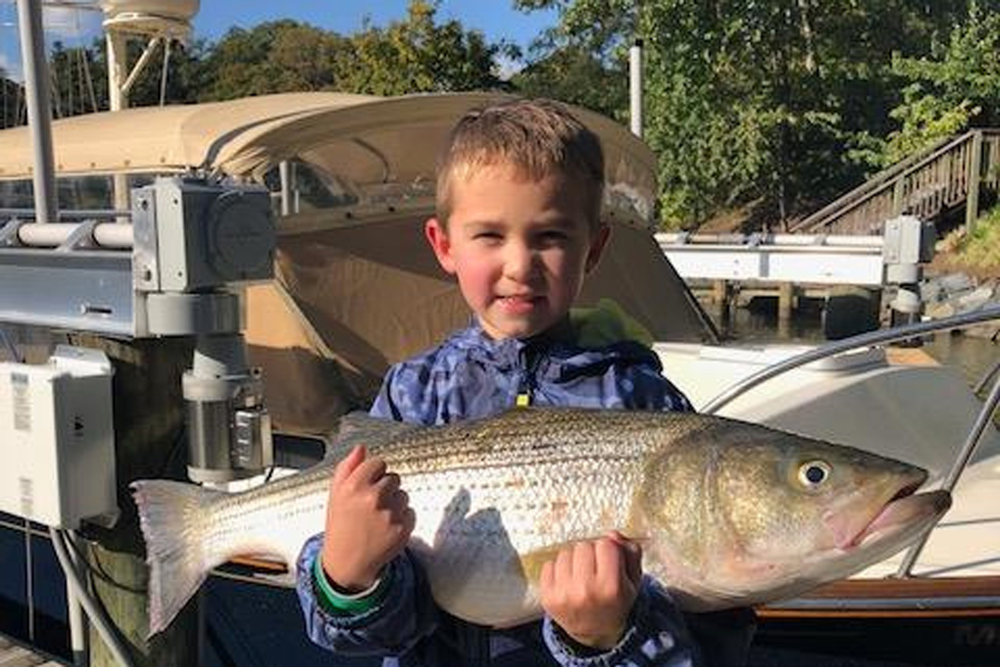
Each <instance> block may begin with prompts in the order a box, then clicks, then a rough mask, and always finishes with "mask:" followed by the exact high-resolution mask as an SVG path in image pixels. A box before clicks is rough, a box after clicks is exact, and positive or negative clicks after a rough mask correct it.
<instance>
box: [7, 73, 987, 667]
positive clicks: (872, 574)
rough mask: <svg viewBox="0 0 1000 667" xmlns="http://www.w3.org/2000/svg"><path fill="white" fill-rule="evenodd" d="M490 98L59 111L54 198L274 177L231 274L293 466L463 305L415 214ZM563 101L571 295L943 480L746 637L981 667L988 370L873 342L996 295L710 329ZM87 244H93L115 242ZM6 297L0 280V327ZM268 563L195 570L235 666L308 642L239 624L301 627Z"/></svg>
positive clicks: (213, 630)
mask: <svg viewBox="0 0 1000 667" xmlns="http://www.w3.org/2000/svg"><path fill="white" fill-rule="evenodd" d="M494 97H496V96H495V95H492V94H488V93H455V94H426V95H411V96H401V97H389V98H382V97H375V96H362V95H347V94H340V93H289V94H282V95H269V96H259V97H252V98H246V99H239V100H233V101H229V102H216V103H207V104H198V105H187V106H167V107H159V108H139V109H129V110H123V111H116V112H104V113H95V114H89V115H86V116H77V117H73V118H68V119H64V120H60V121H57V122H55V123H53V126H52V136H53V144H54V157H55V160H54V162H55V165H56V175H57V177H58V183H59V196H60V206H61V209H62V210H61V212H60V213H61V215H62V216H63V217H64V218H65V219H66V220H67V221H69V220H75V219H81V220H84V221H86V222H85V223H81V224H90V225H92V226H93V225H96V224H101V223H105V222H107V223H110V222H114V221H116V220H119V219H120V218H122V217H127V215H128V212H127V211H122V210H114V209H113V208H112V206H111V202H112V201H113V200H112V197H111V191H112V183H113V179H114V177H116V176H118V177H121V176H127V177H128V179H129V180H130V182H131V183H132V184H133V185H134V186H135V185H142V184H146V183H150V182H153V181H154V179H157V178H169V179H190V178H195V177H204V176H211V177H212V178H216V179H223V180H224V181H226V182H230V183H257V184H262V185H263V186H265V187H266V188H267V190H268V192H269V193H270V196H271V198H272V205H273V209H274V212H275V216H276V220H277V252H276V255H275V262H274V267H275V268H274V279H273V280H269V281H258V282H255V283H253V284H250V285H249V286H247V287H246V288H245V293H244V304H245V314H246V328H245V337H246V341H247V344H248V348H249V354H250V359H251V362H252V363H253V364H254V365H255V366H258V367H260V368H261V369H262V374H263V378H264V396H265V403H266V405H267V407H268V410H269V412H270V415H271V418H272V420H273V427H274V431H275V434H276V436H275V437H276V450H277V451H276V459H277V461H278V472H277V473H276V474H291V473H293V472H294V470H295V469H297V468H300V467H304V466H306V465H309V464H311V463H312V462H314V461H315V460H317V459H318V457H319V456H321V455H322V450H323V446H324V445H325V443H328V442H329V441H330V440H331V439H332V438H333V437H334V434H335V432H336V428H337V424H338V420H339V418H340V417H341V416H342V415H343V414H345V413H347V412H348V411H350V410H354V409H363V408H365V407H366V406H367V404H368V403H369V402H370V401H371V399H372V398H373V396H374V394H375V392H376V391H377V389H378V386H379V382H380V380H381V377H382V375H383V373H384V371H385V369H386V368H387V367H388V365H389V364H390V363H392V362H395V361H397V360H400V359H402V358H405V357H407V356H409V355H411V354H414V353H416V352H418V351H420V350H422V349H424V348H426V347H428V346H429V345H431V344H433V343H434V342H435V341H438V340H440V339H441V338H442V337H443V336H444V335H445V334H446V333H447V332H449V331H451V330H453V329H455V328H457V327H459V326H462V325H463V324H465V323H466V322H467V321H468V318H469V313H468V311H467V309H466V307H465V305H464V302H463V301H462V300H461V298H460V295H459V294H458V291H457V289H456V286H455V285H454V284H453V283H452V282H451V281H450V280H449V279H448V278H447V277H446V276H445V275H444V274H443V273H442V272H440V270H439V269H438V267H437V265H436V263H435V260H434V258H433V255H432V254H431V252H430V250H429V248H427V246H426V243H425V241H424V239H423V236H422V222H423V220H424V219H425V218H426V217H427V216H428V215H430V214H431V212H432V211H433V206H434V190H433V189H434V183H435V179H434V161H435V157H436V152H437V147H438V146H440V145H441V143H442V141H443V139H444V137H445V134H446V133H447V131H448V130H449V128H450V127H451V125H452V124H453V122H454V121H455V119H456V118H458V117H459V116H460V115H461V114H462V113H463V112H464V111H465V110H467V109H469V108H471V107H473V106H476V105H480V104H482V103H484V102H486V101H487V100H489V99H493V98H494ZM575 111H576V112H577V113H578V114H579V116H580V118H581V120H583V122H584V123H586V124H587V125H588V126H589V127H590V128H592V129H593V130H595V131H596V132H597V133H598V135H599V136H600V137H601V139H602V142H603V145H604V147H605V151H606V157H607V160H606V162H607V165H606V176H607V181H608V188H607V196H606V201H605V216H606V218H607V219H608V221H609V222H610V223H611V224H612V226H613V234H612V241H611V243H610V245H609V247H608V248H607V251H606V254H605V256H604V258H603V259H602V261H601V263H600V265H599V267H598V269H597V271H595V273H594V274H593V275H592V276H591V277H590V278H589V279H588V281H587V284H586V286H585V290H584V294H583V296H582V303H583V304H585V305H588V304H589V305H596V304H598V303H599V301H600V300H601V299H611V300H613V301H614V302H616V303H617V304H618V305H619V306H620V307H621V308H622V309H624V310H625V311H626V312H628V313H629V314H630V315H631V316H632V317H633V318H635V319H636V320H637V321H638V322H639V323H640V324H642V325H643V326H644V327H645V328H646V329H647V330H648V331H649V332H650V333H651V334H652V336H653V338H654V339H655V340H656V341H657V342H656V344H655V346H654V349H655V350H656V352H657V353H658V354H659V356H660V358H661V360H662V361H663V365H664V368H665V374H666V375H667V376H668V377H670V378H671V379H672V380H673V381H674V383H675V384H677V385H678V386H679V387H680V388H681V389H682V390H683V391H684V392H685V393H686V394H687V395H688V396H689V397H690V398H691V399H692V401H693V402H694V404H695V406H696V407H697V408H698V409H700V410H703V411H707V412H713V413H716V414H720V415H724V416H730V417H735V418H739V419H744V420H747V421H754V422H759V423H763V424H767V425H771V426H775V427H779V428H784V429H786V430H791V431H796V432H800V433H804V434H808V435H812V436H816V437H820V438H824V439H828V440H831V441H835V442H842V443H848V444H851V445H854V446H857V447H860V448H863V449H868V450H870V451H874V452H877V453H881V454H884V455H888V456H892V457H895V458H899V459H902V460H906V461H909V462H912V463H915V464H918V465H921V466H923V467H925V468H927V469H928V470H929V471H930V474H931V478H930V482H929V484H931V485H937V486H942V485H944V486H946V488H953V497H954V505H953V507H952V509H951V510H950V511H949V513H948V514H947V515H946V516H945V518H944V519H943V520H942V522H941V523H940V524H939V526H938V527H937V528H936V529H935V530H934V531H933V532H932V533H931V534H930V536H929V538H928V539H927V541H926V543H925V544H923V545H922V548H920V549H919V553H916V552H907V553H904V554H900V555H897V556H895V557H893V558H890V559H889V560H887V561H885V562H883V563H879V564H877V565H875V566H873V567H871V568H869V569H868V570H866V571H865V572H862V573H860V574H859V575H857V576H855V577H852V578H851V579H849V580H845V581H842V582H837V583H835V584H833V585H830V586H827V587H824V588H822V589H820V590H818V591H816V592H814V593H812V594H810V595H808V596H806V597H802V598H799V599H795V600H789V601H786V602H783V603H780V604H774V605H768V606H766V607H762V608H760V609H759V610H758V614H759V618H760V619H761V626H760V631H759V634H758V642H759V643H760V644H761V645H762V646H764V647H767V648H772V649H779V650H792V651H795V650H812V651H819V652H828V653H840V654H844V655H850V656H853V657H858V656H871V657H873V658H880V659H881V658H896V657H899V656H902V655H905V656H908V657H909V658H913V656H914V655H916V656H917V657H918V658H919V659H920V660H923V661H924V662H923V664H945V663H946V662H947V664H958V663H957V662H955V660H962V661H965V662H961V663H960V664H969V665H972V664H982V665H986V664H996V656H997V655H1000V514H998V507H1000V504H998V502H997V499H998V498H1000V434H998V432H997V429H996V427H995V425H994V424H993V423H992V422H991V421H990V415H991V414H992V412H993V410H994V409H995V407H996V400H997V398H996V395H997V393H998V391H1000V389H998V388H1000V378H997V380H996V381H995V382H994V383H993V385H992V389H991V391H990V392H989V396H988V397H987V400H986V401H985V402H984V401H983V400H981V399H979V398H977V397H976V396H975V394H974V392H973V391H972V390H971V389H970V388H969V386H968V384H967V383H966V381H965V380H964V379H963V378H962V377H961V376H960V375H959V374H958V373H957V372H956V371H955V370H954V369H951V368H948V367H944V366H941V365H938V364H935V363H932V361H931V360H930V359H929V358H928V357H927V356H926V355H922V354H920V352H919V350H913V349H912V348H907V349H904V350H902V351H900V350H897V349H894V348H892V347H891V346H890V345H889V343H891V342H893V341H896V340H908V339H912V338H913V337H915V336H918V335H926V334H928V333H930V332H932V331H933V330H934V329H935V328H940V329H944V330H948V329H951V328H954V327H960V326H965V325H967V324H970V323H975V322H977V321H983V320H988V319H990V318H993V319H1000V312H998V309H994V310H989V309H986V310H985V311H983V312H982V313H980V314H973V315H963V316H956V317H954V318H950V319H948V320H945V321H943V322H941V323H918V324H914V325H909V327H901V328H896V329H890V330H882V331H876V332H871V333H868V334H861V335H859V336H857V337H854V338H851V339H847V340H846V341H837V342H833V343H830V344H826V345H823V344H816V345H813V344H809V345H806V344H797V345H790V344H752V345H751V344H740V343H738V342H737V343H734V342H732V341H725V340H723V339H722V337H721V336H720V335H719V333H718V331H717V330H716V329H715V327H714V326H713V324H712V321H711V319H710V318H709V317H708V316H707V315H706V314H705V312H704V310H703V309H702V308H701V307H700V306H699V304H698V302H697V300H696V299H695V297H694V296H693V294H692V293H691V291H690V290H689V289H688V288H687V286H686V285H685V283H684V281H683V280H682V279H681V278H680V276H679V275H678V274H677V272H676V271H675V270H674V269H673V267H672V266H671V265H670V263H669V261H668V260H667V259H666V257H665V256H664V254H663V252H662V250H661V249H660V247H659V246H658V244H657V243H656V241H655V238H654V236H653V231H654V230H653V227H652V224H653V211H654V197H655V173H656V159H655V156H654V155H653V154H652V152H651V151H650V150H649V148H648V147H647V146H646V145H645V144H643V143H642V142H641V141H640V140H639V139H638V138H636V137H635V136H634V135H632V134H631V133H630V132H629V131H628V130H627V129H626V128H624V127H622V126H620V125H618V124H617V123H615V122H613V121H611V120H609V119H607V118H604V117H602V116H600V115H598V114H595V113H592V112H590V111H587V110H585V109H577V110H575ZM32 169H33V156H32V152H31V144H30V141H29V136H28V130H27V129H26V128H17V129H13V130H5V131H2V132H0V218H5V219H6V224H7V225H9V224H11V221H23V220H25V219H26V218H29V217H30V215H31V213H30V211H29V210H28V209H30V200H29V197H28V194H29V192H30V189H29V187H28V185H29V181H30V178H31V175H32ZM8 229H10V228H9V227H8ZM0 232H2V228H0ZM98 246H99V248H98V249H100V250H101V251H102V252H106V253H108V254H114V253H129V252H130V249H131V245H130V244H120V243H119V244H109V245H108V246H106V247H100V245H99V244H98ZM47 247H48V248H49V249H50V250H51V245H49V246H47ZM22 249H23V250H24V251H25V252H30V248H22ZM91 249H93V247H92V246H91ZM9 295H10V288H7V289H6V290H5V289H4V288H3V286H0V322H2V321H4V314H5V313H6V312H8V309H7V306H5V304H4V303H3V300H4V299H5V298H8V297H9ZM51 337H52V338H53V339H55V338H58V334H57V333H53V334H52V336H51ZM22 342H23V341H19V343H18V344H21V343H22ZM263 481H264V479H263V478H262V477H255V478H251V479H249V480H242V481H239V482H234V483H233V484H232V488H237V487H240V488H242V487H245V486H246V485H249V484H256V483H262V482H263ZM241 485H242V486H241ZM0 519H3V520H4V521H5V523H4V524H2V525H3V526H4V529H3V531H4V532H6V531H13V530H15V529H17V528H18V527H19V526H21V527H22V528H23V522H20V520H19V519H18V518H17V517H10V516H6V517H0ZM317 528H318V529H319V527H317ZM38 536H39V537H40V538H42V540H44V533H38ZM7 537H8V538H9V537H10V536H9V535H7ZM908 554H911V555H910V556H908ZM914 556H915V558H913V557H914ZM273 572H274V566H273V564H269V563H267V562H261V561H252V560H251V561H247V562H240V563H234V564H233V565H232V566H227V567H226V568H223V569H222V570H221V571H220V572H219V576H218V577H214V578H213V580H212V582H210V585H209V587H208V592H207V593H206V595H207V598H208V600H209V604H210V605H211V604H215V605H216V606H217V608H218V609H220V610H222V609H225V610H226V611H224V612H221V611H220V613H219V616H220V618H223V620H218V619H217V620H216V621H214V623H215V624H214V625H212V624H211V623H210V625H209V631H208V634H209V640H210V642H214V644H213V645H214V646H215V649H214V650H215V651H216V652H217V653H218V654H220V655H221V654H223V653H225V654H227V655H228V658H227V660H229V661H230V662H232V663H240V664H242V662H241V660H242V659H243V658H241V657H240V656H241V655H242V654H241V652H243V651H248V650H251V649H248V648H247V647H246V645H244V642H245V643H249V644H250V645H253V646H255V647H257V648H256V649H253V650H259V651H261V652H262V653H261V655H267V656H270V657H267V658H265V659H264V661H265V662H266V663H267V664H283V663H282V660H287V659H288V658H287V656H288V655H290V653H289V651H290V649H288V648H287V647H288V646H289V645H293V646H294V647H295V649H294V650H295V651H300V652H305V651H308V649H307V648H306V647H304V646H303V644H304V637H302V636H295V637H292V636H291V635H294V634H295V630H294V629H292V630H288V629H287V627H288V626H285V627H286V629H285V630H283V631H281V632H278V631H274V632H270V633H265V634H260V633H253V632H248V631H246V630H242V631H241V630H239V629H238V628H239V626H240V624H241V623H249V622H251V620H250V618H249V617H248V615H249V614H251V613H252V612H251V611H248V610H256V611H258V612H259V611H260V610H261V609H267V610H269V611H268V612H267V613H268V614H269V617H271V618H273V617H277V616H281V617H283V618H286V619H287V622H288V623H290V624H291V627H293V628H297V627H298V625H297V623H299V619H298V616H297V609H296V607H295V604H294V599H292V598H290V597H289V594H288V593H287V592H275V590H274V588H273V586H272V584H271V583H270V580H269V579H268V575H270V574H273ZM56 588H57V589H58V586H56ZM3 590H4V589H3V587H2V586H0V604H2V602H3V597H4V593H3ZM224 598H225V599H228V600H230V601H233V600H239V602H238V603H236V602H229V603H227V602H225V601H223V599H224ZM4 616H5V617H7V615H6V614H5V615H4ZM227 618H228V620H225V619H227ZM59 621H60V617H59V614H58V612H53V613H52V617H51V618H48V619H47V620H46V623H47V624H48V625H46V627H49V626H52V630H53V631H54V632H56V633H57V634H58V632H59V631H60V629H61V627H62V624H61V623H60V622H59ZM223 630H225V631H223ZM0 632H2V633H6V634H13V635H15V636H17V637H21V636H23V633H24V630H23V628H22V627H20V625H19V624H18V623H15V624H13V626H4V627H0ZM227 634H228V635H230V636H229V637H228V638H227V637H226V636H224V635H227ZM299 634H300V635H301V633H299ZM213 635H214V638H213ZM278 635H280V636H281V638H280V639H279V638H278ZM232 637H236V638H237V639H233V638H232ZM268 642H270V643H271V644H269V645H268V646H266V647H265V646H264V644H266V643H268ZM272 644H273V645H272ZM66 646H68V643H67V644H64V645H63V646H62V650H63V651H66V650H67V649H66ZM54 652H56V653H58V652H59V651H54ZM64 655H65V653H64ZM248 660H250V659H248ZM223 662H225V660H223ZM289 664H291V663H289ZM294 664H299V663H298V662H296V663H294ZM812 664H819V663H812Z"/></svg>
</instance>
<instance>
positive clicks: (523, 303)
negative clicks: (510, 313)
mask: <svg viewBox="0 0 1000 667" xmlns="http://www.w3.org/2000/svg"><path fill="white" fill-rule="evenodd" d="M543 299H544V297H542V296H539V295H537V294H509V295H507V296H501V297H498V298H497V300H498V301H499V302H500V304H501V305H502V306H503V307H504V308H507V309H509V310H515V311H516V310H522V309H524V310H527V309H530V308H533V307H535V306H536V305H537V304H539V303H540V302H541V301H542V300H543Z"/></svg>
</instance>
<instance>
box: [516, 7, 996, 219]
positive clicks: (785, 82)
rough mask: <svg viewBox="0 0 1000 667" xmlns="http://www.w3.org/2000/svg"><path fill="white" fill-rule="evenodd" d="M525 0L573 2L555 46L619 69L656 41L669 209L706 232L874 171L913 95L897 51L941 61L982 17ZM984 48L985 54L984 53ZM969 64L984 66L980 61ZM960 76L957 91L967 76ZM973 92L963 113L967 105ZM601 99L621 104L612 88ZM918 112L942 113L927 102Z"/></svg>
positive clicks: (652, 50)
mask: <svg viewBox="0 0 1000 667" xmlns="http://www.w3.org/2000/svg"><path fill="white" fill-rule="evenodd" d="M515 4H516V5H517V6H518V7H520V8H522V9H525V10H530V9H536V8H552V7H557V8H559V9H560V12H561V21H560V26H559V30H558V33H559V35H560V36H561V40H560V41H559V42H558V43H556V44H555V45H554V47H553V48H554V49H567V48H582V49H584V50H585V51H588V52H590V53H594V54H599V55H600V56H601V57H602V58H607V59H608V60H609V61H610V62H613V63H616V64H617V63H621V62H622V54H623V52H624V50H625V49H626V48H627V46H628V45H629V44H630V43H631V42H632V41H633V39H634V38H635V37H641V38H642V39H643V42H644V44H645V47H646V60H645V66H646V70H645V82H646V86H645V94H646V98H645V99H646V102H645V112H644V117H645V118H646V119H647V127H646V133H645V138H646V140H647V142H648V143H649V144H650V145H651V146H652V147H653V148H654V150H655V151H657V153H658V155H659V158H660V174H659V175H660V203H661V217H662V218H663V221H664V224H665V225H668V226H684V227H694V226H697V225H698V224H700V223H701V222H702V221H704V220H706V219H708V218H710V217H711V216H713V215H715V214H717V213H718V212H720V211H722V210H729V209H732V208H735V207H741V206H744V207H745V206H747V205H749V206H750V209H751V211H752V216H751V218H750V220H749V223H750V224H751V225H754V226H757V225H759V224H771V225H774V224H780V223H782V222H783V221H785V220H789V219H792V218H794V217H796V216H800V215H803V214H806V213H808V212H810V211H811V210H814V209H815V208H816V207H818V206H819V205H821V204H822V203H825V202H826V201H828V200H830V199H832V198H833V197H834V196H836V195H837V194H839V193H840V192H842V191H843V190H844V189H845V188H847V187H850V186H851V185H854V184H857V183H859V182H860V181H861V180H863V178H864V177H865V176H866V175H868V173H869V171H870V170H872V169H873V168H874V167H877V166H880V165H881V164H882V162H883V161H884V160H886V159H887V158H886V154H887V153H886V137H887V136H888V135H889V133H890V132H891V131H893V130H895V129H898V125H899V123H900V122H902V121H901V119H900V117H898V116H897V117H893V116H890V114H889V112H890V111H891V110H892V109H893V108H895V107H897V106H898V105H900V103H901V102H902V101H903V96H902V91H901V89H902V88H903V85H901V83H902V81H903V80H902V74H901V73H900V72H899V71H897V70H894V68H893V57H894V54H896V57H897V58H901V59H919V58H923V57H926V56H928V55H929V54H930V53H931V50H932V45H933V44H934V43H936V41H940V40H942V39H948V36H949V35H950V33H951V29H952V26H954V25H958V24H961V23H962V22H963V20H964V19H965V18H966V17H967V16H968V15H969V13H970V9H969V7H970V4H971V3H969V2H967V1H966V0H939V1H937V2H935V3H933V4H930V3H924V2H921V3H914V2H912V1H908V0H824V1H823V2H819V1H818V0H764V1H760V0H717V1H716V2H712V3H704V2H698V1H697V0H642V1H641V2H640V1H639V0H518V1H517V2H516V3H515ZM985 4H986V3H983V2H980V3H979V5H980V6H985ZM989 4H990V5H991V6H992V5H996V4H997V3H996V2H991V3H989ZM984 21H985V15H984ZM977 34H980V35H981V34H982V33H981V32H980V33H977ZM973 41H974V40H971V39H966V40H964V41H962V42H961V43H962V44H963V48H965V49H967V50H975V49H974V47H975V44H974V43H973ZM990 48H992V47H990ZM977 53H978V54H979V56H977V57H980V56H981V57H982V58H985V51H979V52H977ZM992 53H993V54H994V55H993V57H994V58H995V57H996V56H995V54H996V50H995V49H993V50H992ZM550 57H552V56H551V55H550ZM964 62H965V63H966V65H967V66H972V67H975V68H978V69H974V71H976V72H978V71H981V67H980V62H979V61H976V62H975V63H973V61H972V60H970V59H966V60H965V61H964ZM622 71H623V70H622ZM955 80H956V83H957V84H959V85H958V86H957V87H958V88H961V87H962V86H963V85H965V82H963V81H959V79H958V77H957V76H956V77H955ZM554 90H555V91H556V92H557V93H561V91H560V90H559V89H558V88H554ZM912 94H913V93H911V95H912ZM961 99H962V98H960V99H959V100H958V101H956V102H955V103H954V105H953V107H952V108H957V109H959V110H961V109H962V108H965V107H960V106H959V104H960V102H961ZM601 102H603V103H606V104H608V103H610V104H616V103H617V104H621V103H620V102H617V101H616V99H614V98H611V97H610V96H608V97H606V98H605V99H604V100H601ZM967 108H968V109H969V110H971V109H972V108H973V107H972V106H968V107H967ZM913 112H914V113H918V112H919V113H923V114H925V115H926V114H927V113H930V111H928V110H926V109H923V108H921V109H918V108H917V107H914V109H913ZM610 115H613V116H615V117H617V118H625V117H626V115H627V109H625V108H623V107H622V106H619V107H618V109H617V110H615V111H613V112H612V113H611V114H610ZM938 116H940V119H938ZM935 119H936V120H938V122H939V125H947V124H948V123H950V124H951V125H954V124H955V123H956V119H955V118H954V117H953V116H948V115H944V114H936V115H935ZM936 129H937V127H936ZM940 131H944V130H943V129H941V130H940ZM901 147H902V144H901Z"/></svg>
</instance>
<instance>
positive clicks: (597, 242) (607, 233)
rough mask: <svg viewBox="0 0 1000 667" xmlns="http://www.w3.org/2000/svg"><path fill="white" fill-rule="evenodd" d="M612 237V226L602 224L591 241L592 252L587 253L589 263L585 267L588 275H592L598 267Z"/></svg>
mask: <svg viewBox="0 0 1000 667" xmlns="http://www.w3.org/2000/svg"><path fill="white" fill-rule="evenodd" d="M610 237H611V225H604V224H602V225H601V226H600V228H598V230H597V231H596V232H595V233H594V237H593V238H592V239H591V240H590V250H588V251H587V263H586V264H585V265H584V271H585V272H586V273H590V272H591V271H593V270H594V267H596V266H597V262H599V261H600V259H601V254H602V253H603V252H604V247H605V246H606V245H607V244H608V239H609V238H610Z"/></svg>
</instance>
